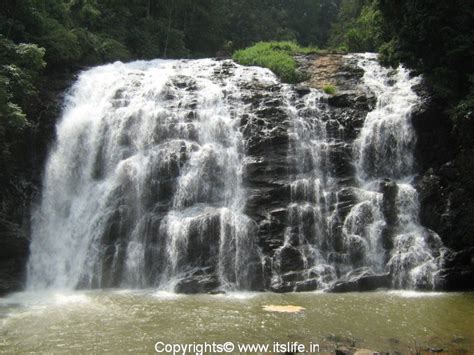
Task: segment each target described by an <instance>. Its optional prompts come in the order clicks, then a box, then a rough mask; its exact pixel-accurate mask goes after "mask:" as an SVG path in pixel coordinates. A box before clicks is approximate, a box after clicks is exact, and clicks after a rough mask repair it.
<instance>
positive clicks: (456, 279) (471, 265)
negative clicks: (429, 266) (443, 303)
mask: <svg viewBox="0 0 474 355" xmlns="http://www.w3.org/2000/svg"><path fill="white" fill-rule="evenodd" d="M439 276H440V283H441V285H440V286H441V287H442V288H443V289H445V290H449V291H469V290H472V288H473V287H474V286H473V285H474V247H471V248H467V249H465V250H461V251H459V252H455V251H448V252H447V253H446V255H445V256H444V267H443V269H442V270H441V271H440V273H439Z"/></svg>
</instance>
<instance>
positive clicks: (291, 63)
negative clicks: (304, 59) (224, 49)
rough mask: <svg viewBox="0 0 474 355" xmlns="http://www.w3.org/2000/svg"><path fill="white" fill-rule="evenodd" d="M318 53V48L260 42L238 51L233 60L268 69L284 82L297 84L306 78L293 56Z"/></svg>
mask: <svg viewBox="0 0 474 355" xmlns="http://www.w3.org/2000/svg"><path fill="white" fill-rule="evenodd" d="M316 52H317V49H316V48H311V47H309V48H303V47H300V46H298V45H297V44H296V43H295V42H259V43H257V44H255V45H254V46H252V47H249V48H246V49H241V50H238V51H236V52H235V53H234V55H233V59H234V60H235V61H236V62H238V63H239V64H242V65H256V66H259V67H264V68H268V69H270V70H271V71H273V72H274V73H275V74H276V75H277V76H278V77H279V78H280V79H281V80H282V81H284V82H287V83H297V82H299V81H302V80H303V79H304V77H303V76H302V75H301V73H299V72H298V71H297V69H296V62H295V60H294V59H293V56H294V55H296V54H299V53H300V54H303V53H304V54H309V53H316Z"/></svg>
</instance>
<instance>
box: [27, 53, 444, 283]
mask: <svg viewBox="0 0 474 355" xmlns="http://www.w3.org/2000/svg"><path fill="white" fill-rule="evenodd" d="M347 60H348V61H352V62H354V65H355V66H356V67H358V68H359V69H362V70H363V71H364V75H363V77H362V79H361V83H360V84H359V85H360V87H361V88H362V89H363V90H364V91H366V93H367V95H368V96H370V95H373V96H375V98H376V106H375V108H374V109H373V110H371V111H370V112H369V113H368V114H367V113H364V115H363V117H362V118H361V122H362V124H361V127H359V128H352V127H348V126H347V124H346V123H347V122H348V117H349V116H350V115H349V114H348V112H346V111H341V110H335V109H334V108H332V107H331V106H330V105H328V95H326V94H324V93H322V92H320V91H318V90H316V89H308V92H305V93H302V94H301V93H298V90H297V88H295V87H294V86H292V85H286V84H281V83H279V81H278V80H277V79H276V77H275V76H274V75H273V74H272V73H271V72H270V71H269V70H267V69H262V68H256V67H243V66H239V65H236V64H234V63H233V62H231V61H216V60H211V59H202V60H153V61H149V62H144V61H138V62H133V63H128V64H123V63H114V64H109V65H105V66H101V67H96V68H93V69H90V70H88V71H85V72H83V73H81V74H80V76H79V78H78V80H77V82H76V83H75V84H74V86H73V87H72V88H71V90H70V91H69V93H68V95H67V98H66V102H65V109H64V112H63V117H62V119H61V120H60V122H59V123H58V126H57V141H56V143H55V145H54V147H53V149H52V151H51V152H50V155H49V159H48V162H47V165H46V169H45V173H44V179H43V190H42V196H41V201H40V203H39V205H38V206H37V208H35V210H34V213H33V220H32V243H31V246H30V251H31V253H30V259H29V262H28V287H29V288H31V289H38V288H107V287H123V288H147V287H152V288H159V289H166V290H174V291H178V292H207V291H212V290H264V289H272V290H280V291H292V290H296V291H300V290H313V289H325V288H328V287H330V286H331V285H333V284H334V283H335V282H336V281H338V280H350V279H351V278H354V277H356V278H357V277H361V276H363V275H377V274H383V273H388V274H390V277H391V280H392V284H393V287H397V288H431V287H433V286H435V283H436V272H437V270H438V269H439V267H440V263H441V262H442V257H441V254H442V250H443V248H442V243H441V241H440V238H439V237H438V236H437V235H436V234H435V233H434V232H432V231H429V230H427V229H425V228H424V227H423V226H421V225H420V223H419V220H418V217H417V216H418V209H419V207H418V197H417V194H416V190H415V188H414V187H413V179H414V177H415V174H416V166H415V160H414V157H413V151H414V146H415V142H416V137H415V135H414V131H413V129H412V127H411V124H410V117H411V116H410V115H411V112H412V110H413V108H414V106H415V105H416V104H417V102H418V100H419V99H418V97H417V95H416V94H415V93H414V91H413V89H412V87H413V86H414V85H416V84H417V83H418V82H419V80H420V79H419V78H416V77H414V78H411V77H410V75H409V73H408V71H407V70H405V69H404V68H402V67H400V68H399V69H397V70H395V71H391V70H389V69H385V68H383V67H381V66H380V65H378V64H377V61H376V58H375V57H374V56H373V55H369V54H366V55H351V56H349V57H348V58H347Z"/></svg>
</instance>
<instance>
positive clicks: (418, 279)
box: [349, 54, 442, 288]
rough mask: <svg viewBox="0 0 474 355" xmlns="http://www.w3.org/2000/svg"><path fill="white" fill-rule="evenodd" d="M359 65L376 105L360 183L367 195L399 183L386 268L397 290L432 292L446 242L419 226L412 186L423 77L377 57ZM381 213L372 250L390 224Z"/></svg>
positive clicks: (363, 145)
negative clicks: (414, 116) (414, 119)
mask: <svg viewBox="0 0 474 355" xmlns="http://www.w3.org/2000/svg"><path fill="white" fill-rule="evenodd" d="M358 65H359V66H360V67H361V68H362V69H363V70H364V77H363V82H364V84H365V85H366V87H367V88H368V89H369V90H371V91H372V92H373V93H374V94H375V96H376V98H377V103H376V107H375V109H374V110H373V111H371V112H370V113H369V114H368V115H367V118H366V120H365V122H364V125H363V127H362V130H361V132H360V135H359V137H358V139H357V141H356V143H355V146H356V149H357V154H356V158H357V159H358V160H357V163H356V167H357V177H358V179H359V181H360V184H361V186H362V188H363V189H365V190H369V191H371V190H373V187H374V186H376V185H380V183H381V181H380V179H390V180H391V181H394V182H395V186H396V188H395V189H396V191H397V193H396V197H395V201H394V202H395V206H396V209H397V213H398V216H397V217H398V220H397V221H396V222H395V223H394V224H395V230H394V232H393V235H392V236H391V238H392V239H393V248H392V250H391V253H390V256H389V260H388V262H387V266H388V268H389V269H390V271H391V274H392V277H393V281H394V286H395V287H399V288H403V287H423V288H432V287H434V286H435V283H436V278H435V276H436V275H435V274H436V271H437V270H438V269H439V267H440V266H441V264H442V256H440V249H442V248H441V247H442V242H441V239H440V238H439V236H438V235H437V234H436V233H434V232H432V231H428V230H426V229H425V228H423V227H422V226H421V225H420V223H419V220H418V214H419V207H418V195H417V192H416V190H415V188H414V187H413V186H412V185H411V183H412V182H413V180H414V177H415V176H414V175H415V170H414V157H413V154H414V147H415V142H416V137H415V134H414V129H413V127H412V124H411V113H412V111H413V109H414V107H415V105H416V104H417V103H418V101H419V98H418V96H417V95H416V93H415V92H414V91H413V87H414V86H415V85H417V84H419V83H420V77H410V73H409V71H408V70H406V69H405V68H403V67H401V66H400V67H399V68H398V69H397V70H395V71H392V70H390V69H389V68H383V67H381V66H380V65H379V64H378V63H377V57H376V55H375V54H366V55H361V56H359V57H358ZM371 199H372V201H377V200H379V199H380V197H379V196H377V193H376V192H375V195H374V196H373V197H372V198H371ZM365 201H368V200H367V199H366V200H365ZM365 201H364V202H361V203H365ZM374 204H376V203H374ZM377 207H378V208H376V211H375V213H373V220H374V221H373V223H372V228H373V231H372V233H369V235H371V240H368V244H369V249H370V247H371V246H372V248H374V247H373V246H374V244H376V243H378V241H380V240H381V239H382V238H381V237H380V236H379V235H380V233H381V227H382V226H383V224H384V223H385V224H387V223H388V222H387V221H386V220H385V221H384V220H383V212H382V208H381V206H380V204H379V205H378V206H377ZM385 219H386V218H385ZM349 230H350V231H352V230H353V229H352V228H350V229H349ZM374 233H375V238H374V237H373V236H372V235H373V234H374ZM379 248H380V247H379ZM373 251H374V250H370V251H369V253H370V254H371V255H372V257H374V256H376V257H375V259H378V260H375V262H377V264H378V266H379V268H380V266H382V265H383V260H382V259H381V258H380V256H381V255H383V254H381V253H373ZM441 251H442V250H441Z"/></svg>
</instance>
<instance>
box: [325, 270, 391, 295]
mask: <svg viewBox="0 0 474 355" xmlns="http://www.w3.org/2000/svg"><path fill="white" fill-rule="evenodd" d="M390 287H391V277H390V275H389V274H381V275H368V276H362V277H360V278H358V279H355V280H350V281H339V282H336V283H335V284H334V285H333V286H332V287H331V288H330V289H329V290H328V292H334V293H340V292H366V291H374V290H377V289H379V288H390Z"/></svg>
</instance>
